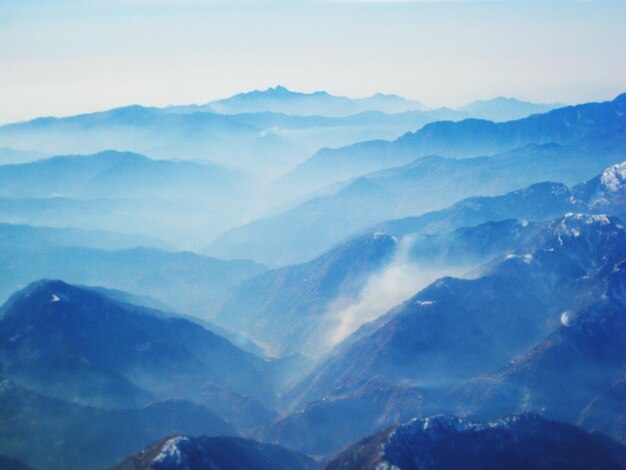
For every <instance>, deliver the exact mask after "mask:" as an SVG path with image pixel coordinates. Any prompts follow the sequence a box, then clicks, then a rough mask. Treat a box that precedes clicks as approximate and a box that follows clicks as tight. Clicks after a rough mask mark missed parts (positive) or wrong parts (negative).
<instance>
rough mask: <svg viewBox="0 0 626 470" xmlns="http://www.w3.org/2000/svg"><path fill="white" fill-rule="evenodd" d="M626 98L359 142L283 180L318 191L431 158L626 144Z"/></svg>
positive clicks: (446, 123) (450, 124) (325, 154)
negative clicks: (534, 147) (528, 148)
mask: <svg viewBox="0 0 626 470" xmlns="http://www.w3.org/2000/svg"><path fill="white" fill-rule="evenodd" d="M625 107H626V95H620V96H618V97H617V98H615V99H614V100H613V101H607V102H603V103H586V104H581V105H577V106H567V107H564V108H558V109H554V110H552V111H549V112H547V113H544V114H536V115H533V116H529V117H526V118H523V119H518V120H514V121H508V122H502V123H494V122H492V121H486V120H479V119H466V120H463V121H460V122H451V121H442V122H435V123H432V124H428V125H426V126H424V127H423V128H422V129H419V130H417V131H416V132H412V133H411V132H410V133H407V134H405V135H403V136H402V137H400V138H398V139H397V140H395V141H380V140H379V141H375V140H372V141H369V142H360V143H357V144H354V145H351V146H348V147H344V148H339V149H323V150H320V151H319V152H318V153H317V154H315V155H313V156H312V157H311V158H310V159H308V160H307V161H306V162H304V163H302V164H301V165H299V166H298V167H296V168H295V169H294V170H293V171H292V172H291V173H290V174H288V175H286V176H285V177H284V178H283V181H282V183H283V184H284V185H285V187H289V188H294V189H295V188H298V187H300V189H302V187H306V188H310V189H315V188H320V187H323V186H325V185H328V184H330V183H332V182H338V181H341V180H344V179H348V178H352V177H355V176H358V175H361V174H364V173H367V172H371V171H375V170H379V169H383V168H391V167H395V166H399V165H403V164H407V163H409V162H411V161H413V160H415V159H416V158H419V157H422V156H427V155H440V156H443V157H453V158H467V157H472V156H483V155H496V154H500V153H505V152H507V151H511V150H513V149H517V148H521V147H525V146H528V145H531V144H534V145H545V144H557V145H559V146H561V147H562V149H563V151H564V152H568V153H573V154H576V153H577V152H578V151H580V150H582V149H583V148H585V147H587V148H589V147H594V148H596V149H598V150H600V149H605V150H604V151H605V152H606V149H608V147H610V146H615V145H616V142H615V141H616V140H617V141H622V143H623V138H622V137H621V136H623V130H624V126H625V125H626V119H625V118H624V108H625Z"/></svg>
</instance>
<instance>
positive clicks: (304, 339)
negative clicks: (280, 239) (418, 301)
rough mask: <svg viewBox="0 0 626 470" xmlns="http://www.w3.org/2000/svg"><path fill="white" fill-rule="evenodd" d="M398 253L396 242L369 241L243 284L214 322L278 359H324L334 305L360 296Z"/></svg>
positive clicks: (372, 238) (389, 239) (387, 239)
mask: <svg viewBox="0 0 626 470" xmlns="http://www.w3.org/2000/svg"><path fill="white" fill-rule="evenodd" d="M395 248H396V240H394V239H393V238H392V237H389V236H367V237H362V238H360V239H358V240H354V241H351V242H350V243H346V244H344V245H340V246H338V247H337V248H335V249H333V250H332V251H330V252H329V253H326V254H324V255H322V256H320V257H319V258H316V259H314V260H313V261H310V262H309V263H305V264H300V265H294V266H287V267H285V268H279V269H276V270H272V271H268V272H266V273H263V274H260V275H259V276H256V277H254V278H251V279H249V280H248V281H244V282H242V283H241V284H239V286H238V287H237V288H236V289H235V290H234V291H233V292H232V293H231V295H230V296H229V298H228V299H227V300H226V302H225V303H224V304H223V305H222V306H221V307H220V308H219V310H218V312H217V315H216V316H215V317H213V320H214V321H216V322H218V323H219V324H222V325H224V326H226V327H228V328H229V329H231V330H233V331H241V332H245V333H246V334H248V335H249V336H250V337H252V338H254V339H255V341H257V342H258V343H260V344H266V345H268V346H267V347H268V349H270V352H271V353H273V354H278V355H284V354H289V353H294V352H300V353H306V354H309V355H312V356H315V355H319V354H320V353H321V352H323V350H324V349H325V345H324V344H323V342H324V341H325V336H326V335H325V333H326V332H325V331H324V330H322V329H321V326H322V323H323V321H324V314H326V313H327V308H328V304H329V303H330V302H331V301H333V300H334V299H336V298H337V297H341V296H346V297H348V296H352V297H354V296H356V295H357V294H358V292H359V290H360V289H361V288H362V286H363V285H364V283H365V282H366V280H367V278H368V276H369V275H371V274H372V273H374V272H376V271H377V270H379V269H381V268H382V267H383V266H384V264H385V263H388V262H389V261H391V258H392V256H393V253H394V251H395Z"/></svg>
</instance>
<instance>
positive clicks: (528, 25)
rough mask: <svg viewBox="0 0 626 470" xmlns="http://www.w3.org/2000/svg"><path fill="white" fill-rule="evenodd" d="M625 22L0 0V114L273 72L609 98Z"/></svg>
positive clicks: (322, 81) (230, 86)
mask: <svg viewBox="0 0 626 470" xmlns="http://www.w3.org/2000/svg"><path fill="white" fill-rule="evenodd" d="M270 6H271V8H269V7H270ZM625 23H626V2H622V1H606V2H574V1H549V2H534V1H532V2H515V1H494V2H478V1H457V2H446V1H417V2H411V1H409V2H406V1H395V2H394V1H391V2H390V1H386V0H382V1H366V2H353V1H343V2H333V1H297V2H282V1H210V0H207V1H202V0H193V1H191V0H190V1H184V2H173V1H171V0H161V1H158V2H148V1H143V0H133V1H126V2H124V1H115V2H103V1H99V0H92V1H87V2H77V1H76V0H61V1H58V2H54V3H51V2H43V1H41V0H26V1H23V2H1V3H0V43H1V44H8V45H10V46H11V47H5V48H2V49H0V65H1V66H2V69H3V74H2V76H1V77H0V102H2V103H3V106H2V108H1V109H0V123H9V122H15V121H21V120H27V119H31V118H35V117H38V116H67V115H73V114H80V113H87V112H93V111H98V110H103V109H110V108H114V107H118V106H125V105H130V104H140V105H145V106H166V105H168V104H188V103H206V102H208V101H212V100H215V99H220V98H225V97H228V96H231V95H234V94H236V93H239V92H245V91H250V90H254V89H266V88H268V87H273V86H276V85H283V86H285V87H287V88H289V89H290V90H295V91H302V92H312V91H317V90H324V91H327V92H329V93H331V94H334V95H341V96H349V97H363V96H369V95H372V94H375V93H391V94H398V95H400V96H403V97H405V98H409V99H415V100H418V101H420V102H422V103H424V104H425V105H426V106H428V107H431V108H437V107H440V106H449V107H458V106H462V105H464V104H466V103H468V102H471V101H474V100H477V99H490V98H493V97H496V96H506V97H515V98H517V99H520V100H525V101H531V102H537V103H546V102H548V103H553V102H559V103H564V104H573V103H582V102H587V101H605V100H608V99H612V98H613V97H615V96H616V95H618V94H619V93H621V92H623V91H625V90H626V86H625V84H626V64H625V63H624V61H623V60H618V59H619V58H620V57H624V56H626V29H624V28H623V24H625ZM331 70H332V73H329V71H331Z"/></svg>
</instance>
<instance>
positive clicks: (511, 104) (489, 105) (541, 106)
mask: <svg viewBox="0 0 626 470" xmlns="http://www.w3.org/2000/svg"><path fill="white" fill-rule="evenodd" d="M562 107H563V105H561V104H557V103H528V102H526V101H520V100H518V99H515V98H505V97H503V96H499V97H497V98H492V99H490V100H476V101H473V102H471V103H469V104H467V105H465V106H462V107H460V108H458V111H461V112H464V113H467V114H468V115H470V116H472V117H474V118H478V119H486V120H488V121H496V122H497V121H513V120H515V119H522V118H525V117H527V116H530V115H531V114H541V113H546V112H548V111H551V110H553V109H555V108H562Z"/></svg>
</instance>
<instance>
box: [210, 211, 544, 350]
mask: <svg viewBox="0 0 626 470" xmlns="http://www.w3.org/2000/svg"><path fill="white" fill-rule="evenodd" d="M541 229H542V226H541V225H539V224H534V223H529V222H527V221H524V222H519V221H516V220H507V221H501V222H489V223H486V224H483V225H479V226H476V227H466V228H459V229H456V230H452V231H450V232H443V233H438V234H435V235H415V236H411V237H407V238H406V239H405V240H403V241H400V240H399V239H398V238H396V237H395V236H393V235H388V234H385V233H376V232H374V233H370V234H365V235H362V236H357V237H354V238H351V239H349V240H348V241H346V242H345V243H343V244H341V245H339V246H338V247H337V248H335V249H333V250H331V251H329V252H328V253H326V254H324V255H322V256H321V257H319V258H316V259H314V260H313V261H311V262H309V263H305V264H302V265H294V266H287V267H285V268H278V269H275V270H271V271H268V272H266V273H263V274H261V275H259V276H256V277H254V278H252V279H249V280H247V281H244V282H243V283H242V284H240V285H239V286H238V288H237V289H236V290H234V291H233V292H232V294H231V295H230V297H229V298H228V300H227V301H226V302H225V303H224V304H223V305H222V306H221V307H220V308H219V310H218V312H217V315H216V316H215V317H213V320H214V321H216V322H218V323H219V324H221V325H224V326H225V327H227V328H229V329H231V330H233V331H241V332H243V333H244V334H246V335H248V336H249V337H251V338H253V339H254V340H255V341H256V342H258V343H261V344H268V345H271V346H272V349H271V352H272V353H273V354H279V355H284V354H290V353H294V352H295V353H300V354H305V355H308V356H312V357H320V356H322V355H324V354H325V353H326V352H328V351H329V350H330V348H332V346H334V345H335V344H336V343H338V342H339V341H340V340H341V339H343V337H345V336H347V335H348V334H350V333H352V331H354V330H355V329H356V328H357V327H358V326H359V325H360V324H362V323H365V322H366V321H368V319H369V320H371V319H373V318H375V316H376V311H378V310H379V311H380V312H379V314H382V313H384V312H385V311H386V310H387V309H389V308H391V307H393V306H395V305H396V304H397V303H399V302H400V301H402V300H405V299H406V297H402V295H403V293H404V295H406V296H407V297H408V296H411V295H412V294H413V293H414V292H415V291H416V290H418V289H419V288H420V287H425V286H426V285H427V284H429V283H430V282H432V281H433V280H435V279H436V278H437V277H440V276H442V275H445V274H450V273H459V272H466V271H469V270H471V269H472V268H474V267H476V266H478V265H480V264H482V263H484V262H486V261H487V260H490V259H492V258H494V257H496V256H500V255H502V254H506V253H510V252H513V251H524V248H525V245H527V244H530V245H532V244H533V240H534V238H535V237H536V236H537V234H538V232H540V231H541ZM395 284H406V287H399V286H395ZM385 297H389V298H388V299H386V298H385ZM354 306H359V307H358V309H359V310H358V312H356V313H355V312H352V311H351V308H354ZM385 306H386V308H385ZM358 315H361V316H365V315H369V318H368V317H365V318H353V319H352V320H351V322H350V323H353V324H348V323H347V318H346V317H348V316H358Z"/></svg>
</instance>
